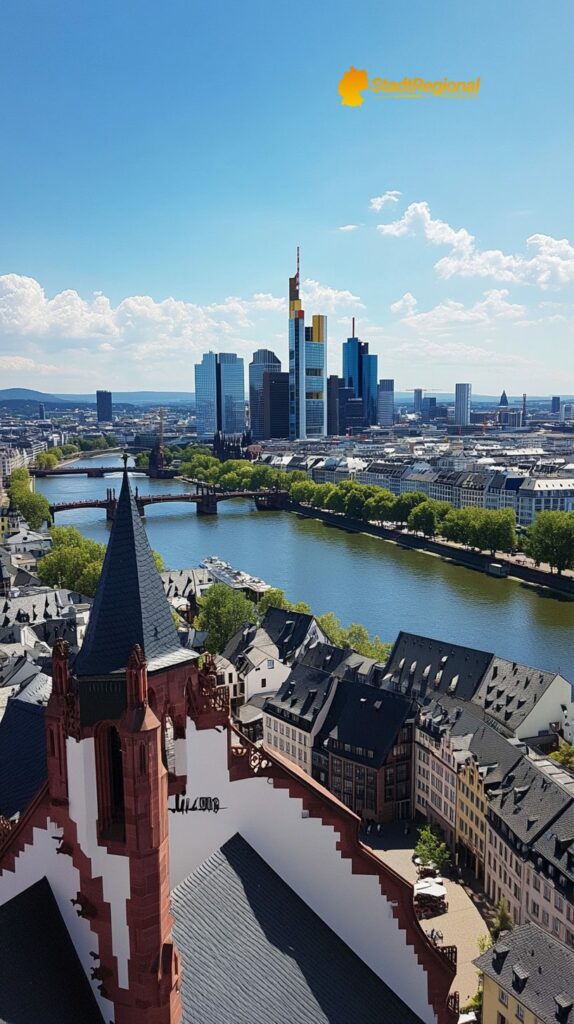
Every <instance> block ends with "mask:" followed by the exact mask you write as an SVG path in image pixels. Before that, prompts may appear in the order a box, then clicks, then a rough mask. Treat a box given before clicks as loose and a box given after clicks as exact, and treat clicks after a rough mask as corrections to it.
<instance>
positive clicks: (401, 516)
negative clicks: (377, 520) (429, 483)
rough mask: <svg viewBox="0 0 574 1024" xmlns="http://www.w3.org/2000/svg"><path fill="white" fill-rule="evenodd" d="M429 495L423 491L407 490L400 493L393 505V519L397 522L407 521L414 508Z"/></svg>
mask: <svg viewBox="0 0 574 1024" xmlns="http://www.w3.org/2000/svg"><path fill="white" fill-rule="evenodd" d="M426 500H427V496H426V494H423V493H422V491H406V492H405V494H400V495H399V497H398V498H397V499H396V501H395V504H394V506H393V519H394V520H395V522H396V523H406V521H407V519H408V518H409V515H410V513H411V511H412V509H413V508H415V506H416V505H420V504H421V502H423V501H426Z"/></svg>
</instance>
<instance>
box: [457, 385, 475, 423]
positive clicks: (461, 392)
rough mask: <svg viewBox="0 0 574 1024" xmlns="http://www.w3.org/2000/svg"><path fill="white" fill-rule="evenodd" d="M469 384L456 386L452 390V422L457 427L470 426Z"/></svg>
mask: <svg viewBox="0 0 574 1024" xmlns="http://www.w3.org/2000/svg"><path fill="white" fill-rule="evenodd" d="M471 392H472V385H471V384H456V385H455V389H454V422H455V424H456V425H457V427H468V426H469V425H470V397H471Z"/></svg>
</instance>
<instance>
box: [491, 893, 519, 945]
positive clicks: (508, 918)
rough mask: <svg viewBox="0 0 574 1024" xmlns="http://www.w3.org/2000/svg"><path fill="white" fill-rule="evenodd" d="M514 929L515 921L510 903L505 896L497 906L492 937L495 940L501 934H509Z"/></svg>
mask: <svg viewBox="0 0 574 1024" xmlns="http://www.w3.org/2000/svg"><path fill="white" fill-rule="evenodd" d="M512 928H514V921H513V920H512V915H511V913H510V909H509V906H508V901H507V900H506V899H505V897H504V896H503V897H502V899H501V900H499V901H498V903H497V904H496V910H495V912H494V917H493V919H492V926H491V931H492V936H493V938H494V940H495V941H496V939H497V938H498V936H499V935H500V934H501V932H508V931H511V930H512Z"/></svg>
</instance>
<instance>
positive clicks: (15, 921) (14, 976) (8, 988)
mask: <svg viewBox="0 0 574 1024" xmlns="http://www.w3.org/2000/svg"><path fill="white" fill-rule="evenodd" d="M80 1022H81V1024H103V1020H102V1016H101V1014H100V1011H99V1009H98V1006H97V1003H96V1001H95V998H94V995H93V993H92V990H91V988H90V985H89V982H88V981H87V979H86V976H85V974H84V971H83V969H82V966H81V964H80V961H79V960H78V957H77V955H76V951H75V949H74V947H73V945H72V942H71V939H70V937H69V935H68V932H67V930H66V926H65V924H64V922H63V920H62V917H61V914H60V911H59V910H58V906H57V904H56V900H55V899H54V896H53V893H52V890H51V888H50V885H49V883H48V882H47V880H46V879H45V878H43V879H41V881H39V882H36V884H35V885H32V886H30V888H29V889H26V890H25V891H24V892H22V893H20V895H19V896H15V897H14V899H12V900H9V901H8V903H4V904H3V905H2V906H0V1024H80Z"/></svg>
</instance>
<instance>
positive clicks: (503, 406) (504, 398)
mask: <svg viewBox="0 0 574 1024" xmlns="http://www.w3.org/2000/svg"><path fill="white" fill-rule="evenodd" d="M498 407H499V409H508V396H507V394H506V391H503V392H502V394H501V396H500V402H499V403H498Z"/></svg>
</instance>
